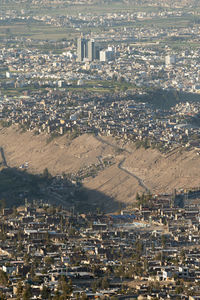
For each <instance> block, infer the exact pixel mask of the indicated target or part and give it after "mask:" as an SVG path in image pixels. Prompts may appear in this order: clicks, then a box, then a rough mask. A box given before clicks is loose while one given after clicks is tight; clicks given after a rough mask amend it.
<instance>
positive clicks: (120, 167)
mask: <svg viewBox="0 0 200 300" xmlns="http://www.w3.org/2000/svg"><path fill="white" fill-rule="evenodd" d="M95 138H96V139H97V140H98V141H99V142H101V143H103V144H106V145H108V146H111V147H112V148H114V149H116V150H121V151H123V152H126V153H128V154H132V153H133V152H130V151H128V150H127V149H124V148H120V147H118V146H116V145H113V144H111V143H110V142H107V141H105V140H104V139H102V138H101V137H100V136H99V135H96V136H95ZM98 159H99V158H98ZM125 160H126V158H123V159H122V160H121V161H120V162H119V163H118V165H117V167H118V168H119V169H120V170H121V171H123V172H125V173H126V174H127V175H129V176H131V177H133V178H134V179H136V180H137V181H138V184H139V186H141V187H142V188H143V189H144V190H145V192H146V193H149V192H150V189H149V188H148V187H147V186H146V185H145V184H144V181H143V180H142V179H141V178H139V177H138V176H137V175H135V174H134V173H132V172H130V171H128V170H126V169H125V168H124V167H123V166H122V165H123V163H124V162H125ZM110 180H111V179H110ZM108 181H109V180H108Z"/></svg>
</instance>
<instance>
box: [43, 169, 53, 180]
mask: <svg viewBox="0 0 200 300" xmlns="http://www.w3.org/2000/svg"><path fill="white" fill-rule="evenodd" d="M42 176H43V178H45V179H48V180H49V179H52V175H51V173H50V172H49V170H48V169H47V168H45V169H44V171H43V173H42Z"/></svg>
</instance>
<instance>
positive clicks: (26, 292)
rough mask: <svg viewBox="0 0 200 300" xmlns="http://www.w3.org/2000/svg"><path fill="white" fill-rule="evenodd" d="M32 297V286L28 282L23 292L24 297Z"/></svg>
mask: <svg viewBox="0 0 200 300" xmlns="http://www.w3.org/2000/svg"><path fill="white" fill-rule="evenodd" d="M31 297H32V290H31V286H30V285H29V284H26V285H25V287H24V289H23V292H22V299H23V300H29V299H31Z"/></svg>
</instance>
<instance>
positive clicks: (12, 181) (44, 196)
mask: <svg viewBox="0 0 200 300" xmlns="http://www.w3.org/2000/svg"><path fill="white" fill-rule="evenodd" d="M25 199H27V200H28V202H33V200H36V201H40V200H42V201H43V202H44V203H49V204H52V205H56V206H62V207H64V208H67V209H71V208H72V207H73V208H74V209H75V210H77V211H78V212H88V211H97V210H98V211H102V212H113V211H116V210H117V209H119V208H121V204H120V203H119V202H116V201H115V200H114V199H112V198H110V197H109V196H107V195H104V194H103V193H100V192H98V191H95V190H89V189H86V188H84V187H82V186H81V184H74V183H72V182H71V181H70V180H68V179H66V178H63V177H62V176H60V177H58V176H57V177H52V176H51V175H50V174H49V173H48V170H47V169H46V170H44V172H43V174H39V175H33V174H30V173H28V171H27V170H21V169H17V168H3V169H2V170H1V171H0V205H1V207H2V206H6V207H12V206H19V205H23V204H24V203H25Z"/></svg>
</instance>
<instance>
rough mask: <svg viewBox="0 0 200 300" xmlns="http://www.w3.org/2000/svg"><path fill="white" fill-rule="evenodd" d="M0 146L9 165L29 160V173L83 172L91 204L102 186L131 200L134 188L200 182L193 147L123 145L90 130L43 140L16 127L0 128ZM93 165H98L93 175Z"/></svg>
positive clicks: (158, 188)
mask: <svg viewBox="0 0 200 300" xmlns="http://www.w3.org/2000/svg"><path fill="white" fill-rule="evenodd" d="M0 147H3V149H4V153H5V156H6V160H7V163H8V165H9V166H10V167H20V166H21V165H23V164H24V163H25V162H27V163H28V170H29V172H31V173H33V174H37V173H42V172H43V170H44V169H45V168H46V167H47V168H48V169H49V171H50V173H52V174H53V175H56V174H62V173H71V174H78V173H81V172H80V171H82V173H84V172H85V173H84V174H86V175H84V179H83V181H82V182H83V185H84V186H85V187H86V188H88V190H91V192H89V197H90V199H91V200H92V201H93V203H94V204H95V203H96V202H98V201H103V200H102V199H97V196H96V195H97V194H95V193H94V191H95V190H96V191H99V192H101V193H99V195H102V194H105V195H107V196H109V198H111V199H114V200H116V201H119V202H125V203H130V202H132V201H134V199H135V194H136V192H142V191H144V192H145V191H147V190H150V191H151V192H153V193H156V194H157V193H165V192H172V191H173V189H174V188H177V189H179V188H190V187H197V186H200V176H199V169H200V156H199V155H197V152H196V151H195V150H192V151H185V150H183V149H177V150H175V151H173V152H171V153H168V154H166V155H163V154H161V153H160V152H158V151H157V150H152V149H148V150H145V149H143V148H140V149H136V148H135V146H134V144H129V145H126V146H124V145H123V144H122V142H121V143H120V141H116V140H115V139H114V138H111V137H95V136H93V135H82V136H80V137H78V138H76V139H74V140H72V141H71V140H69V139H67V137H66V136H62V137H58V138H55V139H54V140H53V141H51V142H50V143H47V136H46V135H45V134H41V135H38V136H35V135H33V133H31V132H25V133H22V132H20V131H19V130H18V129H17V128H16V127H10V128H0ZM105 161H109V163H105ZM91 168H92V170H93V171H94V169H95V168H96V169H95V173H94V174H93V175H92V176H90V172H89V171H90V170H91ZM83 170H84V172H83ZM82 173H81V174H82ZM104 204H105V205H108V204H106V203H104Z"/></svg>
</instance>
